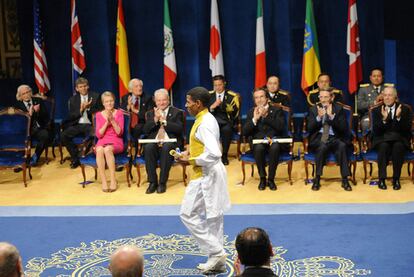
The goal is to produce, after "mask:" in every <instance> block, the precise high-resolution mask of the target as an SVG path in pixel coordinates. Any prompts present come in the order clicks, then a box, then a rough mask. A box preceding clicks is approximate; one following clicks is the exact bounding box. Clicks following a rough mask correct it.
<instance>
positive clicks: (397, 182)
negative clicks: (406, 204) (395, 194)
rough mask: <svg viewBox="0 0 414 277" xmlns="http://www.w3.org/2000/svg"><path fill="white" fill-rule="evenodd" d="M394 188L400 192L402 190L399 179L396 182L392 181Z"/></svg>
mask: <svg viewBox="0 0 414 277" xmlns="http://www.w3.org/2000/svg"><path fill="white" fill-rule="evenodd" d="M392 188H393V189H394V190H400V189H401V184H400V180H399V179H395V180H393V181H392Z"/></svg>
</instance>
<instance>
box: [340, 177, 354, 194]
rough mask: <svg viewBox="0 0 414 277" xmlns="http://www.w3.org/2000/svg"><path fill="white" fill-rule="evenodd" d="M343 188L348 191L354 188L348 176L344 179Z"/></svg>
mask: <svg viewBox="0 0 414 277" xmlns="http://www.w3.org/2000/svg"><path fill="white" fill-rule="evenodd" d="M342 188H343V189H344V190H346V191H351V190H352V188H351V186H350V185H349V182H348V179H347V178H344V179H342Z"/></svg>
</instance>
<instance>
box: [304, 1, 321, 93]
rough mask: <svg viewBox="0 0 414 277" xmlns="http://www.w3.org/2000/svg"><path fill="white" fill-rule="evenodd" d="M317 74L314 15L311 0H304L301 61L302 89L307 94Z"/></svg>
mask: <svg viewBox="0 0 414 277" xmlns="http://www.w3.org/2000/svg"><path fill="white" fill-rule="evenodd" d="M319 74H321V66H320V63H319V47H318V36H317V35H316V25H315V17H314V15H313V2H312V0H306V18H305V37H304V42H303V61H302V82H301V87H302V90H303V91H304V92H305V93H306V94H307V93H308V89H309V87H310V86H311V85H313V84H314V83H315V82H316V81H317V79H318V76H319Z"/></svg>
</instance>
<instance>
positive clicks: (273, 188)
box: [267, 180, 277, 190]
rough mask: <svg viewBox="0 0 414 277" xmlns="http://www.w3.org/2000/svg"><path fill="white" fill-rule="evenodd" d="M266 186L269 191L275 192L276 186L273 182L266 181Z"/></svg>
mask: <svg viewBox="0 0 414 277" xmlns="http://www.w3.org/2000/svg"><path fill="white" fill-rule="evenodd" d="M267 185H268V186H269V189H270V190H277V186H276V184H275V181H274V180H268V181H267Z"/></svg>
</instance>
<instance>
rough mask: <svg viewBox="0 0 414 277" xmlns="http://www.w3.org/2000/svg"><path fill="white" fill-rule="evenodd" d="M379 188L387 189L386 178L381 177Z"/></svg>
mask: <svg viewBox="0 0 414 277" xmlns="http://www.w3.org/2000/svg"><path fill="white" fill-rule="evenodd" d="M378 188H379V189H387V185H386V184H385V180H384V179H380V180H379V182H378Z"/></svg>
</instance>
